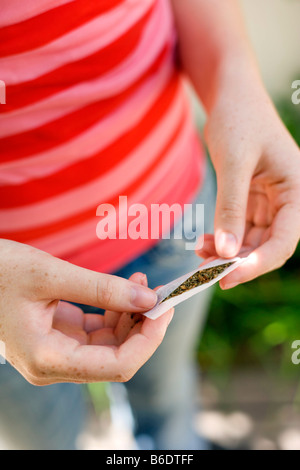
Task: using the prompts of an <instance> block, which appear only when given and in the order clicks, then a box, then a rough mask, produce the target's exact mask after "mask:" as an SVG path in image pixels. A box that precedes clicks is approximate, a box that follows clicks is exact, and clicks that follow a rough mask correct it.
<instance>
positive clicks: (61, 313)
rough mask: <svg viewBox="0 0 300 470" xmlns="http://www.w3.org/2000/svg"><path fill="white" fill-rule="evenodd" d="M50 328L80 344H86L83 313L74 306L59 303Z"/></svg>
mask: <svg viewBox="0 0 300 470" xmlns="http://www.w3.org/2000/svg"><path fill="white" fill-rule="evenodd" d="M52 328H54V329H56V330H59V331H60V332H61V333H64V334H65V335H67V336H69V337H70V338H73V339H75V340H77V341H78V342H79V343H80V344H86V343H87V333H86V332H85V330H84V313H83V311H82V310H81V309H80V308H78V307H76V306H75V305H72V304H69V303H67V302H59V304H58V306H57V309H56V311H55V313H54V316H53V322H52Z"/></svg>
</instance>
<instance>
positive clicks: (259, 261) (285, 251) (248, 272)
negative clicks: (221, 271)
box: [220, 205, 300, 289]
mask: <svg viewBox="0 0 300 470" xmlns="http://www.w3.org/2000/svg"><path fill="white" fill-rule="evenodd" d="M299 221H300V217H299V215H297V211H296V210H295V208H294V207H293V206H291V205H286V206H284V207H283V208H282V209H281V210H280V211H279V213H278V214H277V215H276V217H275V219H274V221H273V224H272V226H271V228H270V230H269V231H270V238H269V239H268V240H266V241H264V243H262V245H260V246H259V247H258V248H257V249H255V250H254V251H253V252H252V253H251V255H250V256H249V258H248V260H247V261H245V262H244V263H243V265H241V266H240V267H238V268H237V269H236V270H235V271H233V272H232V273H230V274H229V275H228V276H226V278H224V279H223V280H222V281H221V283H220V285H221V287H222V288H223V289H230V288H232V287H235V286H236V285H237V284H240V283H243V282H247V281H251V280H252V279H255V278H256V277H258V276H261V275H262V274H265V273H267V272H270V271H273V270H274V269H277V268H279V267H281V266H282V265H283V264H284V263H285V262H286V261H287V259H288V258H290V257H291V256H292V254H293V253H294V251H295V249H296V247H297V244H298V242H299V234H300V222H299Z"/></svg>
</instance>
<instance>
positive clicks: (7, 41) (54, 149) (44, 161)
mask: <svg viewBox="0 0 300 470" xmlns="http://www.w3.org/2000/svg"><path fill="white" fill-rule="evenodd" d="M175 46H176V35H175V30H174V25H173V21H172V14H171V11H170V6H169V4H168V0H101V1H94V0H38V1H37V0H26V1H24V0H1V14H0V80H3V81H4V82H5V84H6V104H0V238H7V239H11V240H16V241H19V242H21V243H26V244H29V245H32V246H35V247H37V248H40V249H42V250H44V251H47V252H48V253H51V254H53V255H55V256H58V257H60V258H62V259H66V260H68V261H70V262H72V263H75V264H77V265H80V266H83V267H86V268H90V269H95V270H99V271H102V272H112V271H113V270H115V269H118V268H119V267H121V266H122V265H124V264H125V263H127V262H128V261H130V260H131V259H133V258H134V257H136V256H138V255H139V254H141V253H142V252H144V251H145V250H147V249H148V248H149V247H151V246H152V245H153V244H154V243H157V240H151V239H147V240H144V239H143V240H142V239H138V240H130V239H127V240H118V239H116V240H112V239H107V240H99V239H98V238H97V235H96V227H97V223H98V222H99V217H97V215H96V210H97V207H98V206H99V205H100V204H102V203H108V204H113V205H114V206H115V207H116V212H117V213H118V209H119V208H118V201H119V196H120V195H123V196H124V195H126V196H127V198H128V204H129V205H131V204H133V203H142V204H144V205H146V206H147V207H148V208H149V209H150V205H151V204H161V203H167V204H170V205H171V204H174V203H180V204H181V205H183V204H185V203H187V202H190V201H191V199H192V198H193V197H194V195H195V193H196V191H197V190H198V188H199V184H200V181H201V177H202V173H203V161H204V159H203V152H202V149H201V146H200V145H199V142H198V138H197V137H196V132H195V129H194V126H193V120H192V116H191V112H190V108H189V102H188V99H187V97H186V95H185V91H184V85H183V81H182V77H181V75H180V72H179V70H178V69H177V68H176V65H175V64H176V61H175Z"/></svg>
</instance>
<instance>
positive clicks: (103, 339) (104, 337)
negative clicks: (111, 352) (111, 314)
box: [89, 328, 119, 346]
mask: <svg viewBox="0 0 300 470" xmlns="http://www.w3.org/2000/svg"><path fill="white" fill-rule="evenodd" d="M89 344H90V345H102V346H112V345H113V346H118V344H119V342H118V339H117V338H116V335H115V332H114V330H113V329H112V328H100V329H99V330H95V331H92V332H91V333H89Z"/></svg>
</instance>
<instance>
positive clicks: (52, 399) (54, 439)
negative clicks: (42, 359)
mask: <svg viewBox="0 0 300 470" xmlns="http://www.w3.org/2000/svg"><path fill="white" fill-rule="evenodd" d="M215 193H216V191H215V179H214V174H213V171H212V169H211V167H208V169H207V175H206V178H205V183H204V186H203V187H202V189H201V191H200V193H199V195H198V197H197V199H196V201H194V204H195V203H197V204H200V203H201V204H204V209H205V232H212V231H213V219H214V208H215ZM189 216H190V217H192V214H189ZM198 229H199V227H198ZM186 241H187V240H186V239H184V238H183V239H181V240H174V239H173V238H172V237H171V240H162V241H161V242H160V243H159V244H157V245H156V246H155V247H154V248H152V249H151V250H149V251H148V252H147V253H145V254H144V255H142V256H140V257H139V258H138V259H136V260H134V261H133V262H131V263H130V264H129V265H127V266H126V267H124V268H123V269H121V270H120V271H118V272H117V273H114V274H116V275H118V276H122V277H124V278H128V277H129V276H130V275H131V274H133V273H134V272H143V273H145V274H147V277H148V282H149V286H150V287H152V288H154V287H156V286H158V285H162V284H165V283H167V282H169V281H171V280H172V279H174V278H176V277H178V276H180V275H182V274H184V273H185V272H189V271H191V270H192V269H194V268H196V267H197V266H198V265H199V263H200V260H199V258H198V257H197V256H196V255H195V253H194V251H187V250H186V249H185V243H186ZM210 298H211V289H209V290H207V291H204V292H203V293H202V294H199V295H197V296H195V297H192V298H191V299H189V300H187V301H186V302H184V303H182V304H180V305H179V306H177V307H176V311H175V315H174V318H173V321H172V322H171V324H170V326H169V329H168V331H167V334H166V337H165V338H164V341H163V342H162V344H161V346H160V347H159V348H158V350H157V351H156V352H155V354H154V355H153V356H152V358H151V359H150V360H149V361H148V362H147V363H146V364H145V365H144V366H143V367H142V369H141V370H140V371H139V372H138V373H137V374H136V375H135V376H134V377H133V379H131V380H130V381H129V382H128V383H127V384H126V388H127V390H128V397H129V401H130V404H131V407H132V410H133V414H134V417H135V420H136V433H137V434H139V435H148V436H150V437H151V438H152V441H153V443H154V447H155V448H156V449H160V450H163V449H169V450H170V449H199V448H205V443H204V442H202V441H201V439H200V437H198V436H197V434H196V433H195V431H194V429H193V418H194V413H195V407H196V405H195V402H196V399H197V397H198V395H199V392H198V370H199V368H198V366H197V365H195V361H194V353H195V345H196V342H197V341H198V340H199V335H200V334H201V329H202V328H203V325H204V323H205V319H206V315H207V311H208V307H209V301H210ZM86 310H87V311H89V312H91V311H93V310H92V309H91V307H88V308H87V309H86ZM94 311H95V309H94ZM85 412H86V410H85V400H84V397H83V386H81V385H76V384H55V385H50V386H47V387H43V388H39V387H34V386H32V385H30V384H29V383H28V382H26V380H25V379H24V378H23V377H22V376H21V375H20V374H19V373H18V372H17V371H16V370H15V369H14V368H12V367H11V366H10V365H9V364H6V365H1V366H0V435H1V433H3V434H4V435H5V436H6V437H7V438H8V439H9V440H10V441H11V443H12V444H11V445H12V446H13V447H14V448H17V449H35V450H38V449H43V450H48V449H57V450H60V449H75V448H76V438H77V436H78V434H79V433H80V431H81V430H82V427H83V426H84V419H85Z"/></svg>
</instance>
